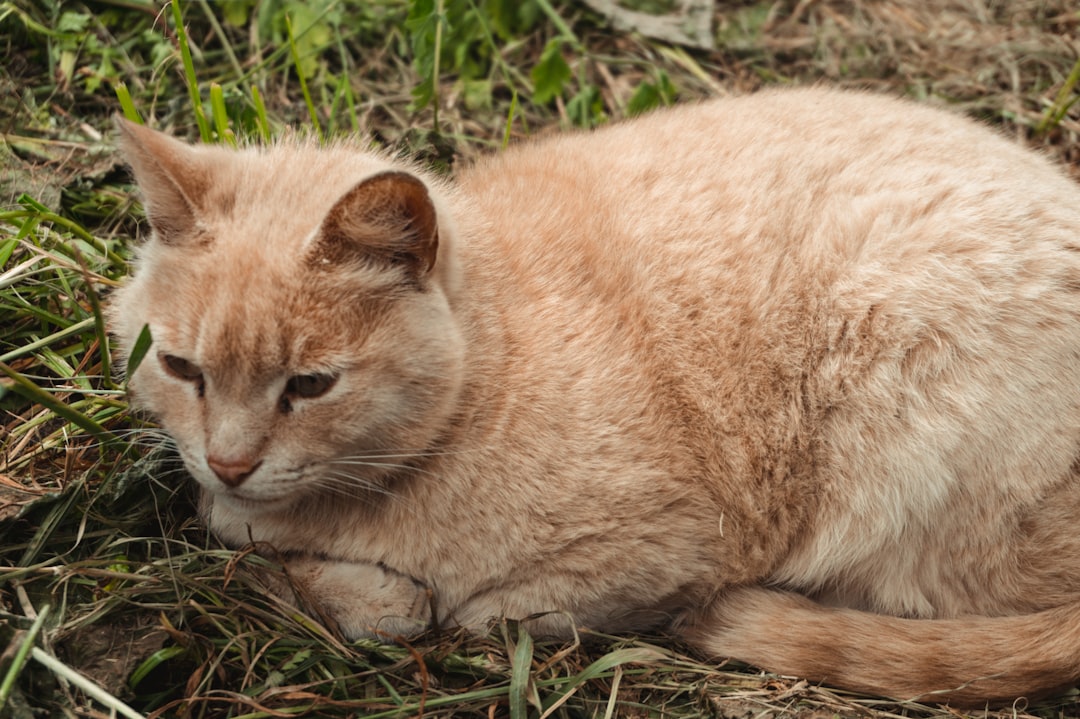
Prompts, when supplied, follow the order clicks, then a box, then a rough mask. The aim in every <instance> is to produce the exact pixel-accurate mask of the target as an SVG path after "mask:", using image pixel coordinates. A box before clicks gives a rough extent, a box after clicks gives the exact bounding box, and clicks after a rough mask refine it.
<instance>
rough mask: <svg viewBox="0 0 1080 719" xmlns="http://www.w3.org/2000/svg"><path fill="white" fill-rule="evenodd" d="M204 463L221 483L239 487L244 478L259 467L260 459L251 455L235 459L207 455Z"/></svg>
mask: <svg viewBox="0 0 1080 719" xmlns="http://www.w3.org/2000/svg"><path fill="white" fill-rule="evenodd" d="M206 463H207V464H208V465H210V469H211V470H212V471H213V472H214V474H216V475H217V478H218V479H220V480H221V481H222V483H223V484H225V485H226V486H228V487H239V486H240V485H241V484H243V483H244V480H245V479H247V478H248V477H250V476H251V475H252V473H253V472H254V471H255V470H256V469H258V468H259V465H260V464H262V460H261V459H259V460H256V459H252V458H251V457H237V458H235V459H219V458H217V457H207V458H206Z"/></svg>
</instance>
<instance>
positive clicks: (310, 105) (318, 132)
mask: <svg viewBox="0 0 1080 719" xmlns="http://www.w3.org/2000/svg"><path fill="white" fill-rule="evenodd" d="M285 28H286V30H287V31H288V33H289V52H290V53H291V55H292V61H293V66H294V67H295V68H296V79H297V80H298V81H299V82H300V91H301V92H302V93H303V95H304V104H306V105H307V109H308V115H309V116H310V117H311V124H312V125H314V126H315V136H316V137H317V138H319V142H322V140H323V132H322V125H321V124H320V123H319V113H318V112H317V111H316V110H315V103H314V101H312V99H311V92H310V91H309V90H308V84H307V78H306V77H304V67H303V65H302V64H301V63H300V52H299V51H298V50H297V49H296V38H295V37H293V27H292V20H290V19H289V18H288V17H286V18H285Z"/></svg>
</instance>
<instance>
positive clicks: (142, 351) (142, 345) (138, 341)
mask: <svg viewBox="0 0 1080 719" xmlns="http://www.w3.org/2000/svg"><path fill="white" fill-rule="evenodd" d="M153 343H154V338H153V337H151V336H150V325H143V328H142V331H141V332H139V336H138V337H136V338H135V344H134V345H133V346H132V348H131V354H130V355H129V356H128V361H127V367H126V368H125V370H124V377H125V378H130V377H131V375H133V374H135V370H137V369H138V368H139V365H140V364H142V361H143V358H144V357H146V353H147V352H149V351H150V345H152V344H153Z"/></svg>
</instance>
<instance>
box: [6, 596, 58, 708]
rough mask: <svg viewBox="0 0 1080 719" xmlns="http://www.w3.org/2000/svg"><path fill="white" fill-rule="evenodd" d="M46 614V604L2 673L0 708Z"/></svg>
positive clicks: (47, 606)
mask: <svg viewBox="0 0 1080 719" xmlns="http://www.w3.org/2000/svg"><path fill="white" fill-rule="evenodd" d="M48 616H49V605H48V604H46V605H45V606H43V607H42V608H41V610H40V611H39V612H38V615H37V618H36V619H35V620H34V623H33V624H32V625H30V629H28V630H27V631H26V636H24V637H23V639H22V644H20V645H19V649H18V650H17V651H16V652H15V658H14V659H13V660H12V662H11V666H10V667H8V670H7V674H5V675H4V681H3V683H0V709H3V708H4V707H6V706H7V700H8V697H9V696H11V690H12V688H13V687H14V686H15V680H16V679H17V678H18V676H19V673H20V672H21V671H22V668H23V666H24V665H25V664H26V660H27V658H28V657H29V656H30V650H31V649H32V648H33V647H34V641H35V640H36V639H37V635H38V633H39V632H41V628H42V627H43V626H45V618H46V617H48Z"/></svg>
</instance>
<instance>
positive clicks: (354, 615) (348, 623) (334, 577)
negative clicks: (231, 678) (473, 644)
mask: <svg viewBox="0 0 1080 719" xmlns="http://www.w3.org/2000/svg"><path fill="white" fill-rule="evenodd" d="M285 568H286V571H287V574H288V577H289V580H290V585H291V587H290V589H289V591H288V593H287V594H285V593H283V592H282V591H281V590H280V587H272V589H273V590H274V591H275V593H277V594H279V595H281V596H283V597H284V598H286V599H289V600H291V601H295V602H296V603H297V604H299V605H301V606H304V607H306V608H309V609H311V610H312V612H313V613H314V614H315V615H316V616H319V617H321V618H322V619H324V620H325V621H327V623H333V624H336V625H337V627H338V629H339V630H340V631H341V634H342V635H344V636H345V637H347V638H349V639H359V638H362V637H374V638H377V639H381V640H384V641H393V640H395V639H398V638H401V637H409V636H413V635H416V634H419V633H420V632H423V631H424V630H425V629H427V628H428V627H429V626H430V624H431V592H430V590H428V588H427V587H425V586H424V585H423V584H422V583H420V582H418V581H416V580H414V579H413V578H412V577H409V576H406V575H404V574H399V573H398V572H395V571H393V570H391V569H388V568H386V567H384V566H382V565H379V564H367V563H359V562H342V561H332V560H324V559H317V558H307V557H305V558H299V559H289V560H288V561H287V562H286V564H285ZM290 595H291V596H290Z"/></svg>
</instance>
